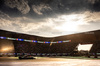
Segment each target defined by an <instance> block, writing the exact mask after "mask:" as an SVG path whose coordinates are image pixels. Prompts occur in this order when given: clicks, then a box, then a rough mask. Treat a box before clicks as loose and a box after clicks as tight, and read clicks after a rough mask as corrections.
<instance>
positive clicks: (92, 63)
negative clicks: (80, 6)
mask: <svg viewBox="0 0 100 66" xmlns="http://www.w3.org/2000/svg"><path fill="white" fill-rule="evenodd" d="M0 66H100V59H68V58H49V57H36V59H24V60H19V59H18V58H17V57H0Z"/></svg>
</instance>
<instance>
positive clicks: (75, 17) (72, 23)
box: [56, 14, 85, 31]
mask: <svg viewBox="0 0 100 66" xmlns="http://www.w3.org/2000/svg"><path fill="white" fill-rule="evenodd" d="M84 17H85V15H82V14H72V15H62V16H60V17H59V18H58V19H59V20H60V21H61V22H63V24H62V25H61V26H59V27H56V28H57V29H61V30H63V31H77V30H78V26H79V25H82V24H85V22H84Z"/></svg>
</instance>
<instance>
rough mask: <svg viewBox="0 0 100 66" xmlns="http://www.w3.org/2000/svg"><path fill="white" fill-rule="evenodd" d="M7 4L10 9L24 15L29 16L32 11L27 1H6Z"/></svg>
mask: <svg viewBox="0 0 100 66" xmlns="http://www.w3.org/2000/svg"><path fill="white" fill-rule="evenodd" d="M5 4H6V5H7V6H9V7H10V8H17V9H18V10H19V11H20V12H21V13H22V14H27V13H28V12H29V11H30V7H29V6H28V1H25V0H5Z"/></svg>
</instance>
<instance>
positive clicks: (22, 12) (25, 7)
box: [0, 0, 100, 18]
mask: <svg viewBox="0 0 100 66" xmlns="http://www.w3.org/2000/svg"><path fill="white" fill-rule="evenodd" d="M99 2H100V1H98V0H4V1H3V0H1V1H0V4H2V5H1V6H0V10H1V11H3V12H5V13H6V14H9V16H13V17H14V16H15V17H18V16H27V17H32V18H46V17H56V16H55V15H58V14H70V13H79V12H83V11H87V10H90V11H99V9H98V8H99V7H97V6H98V5H100V4H99Z"/></svg>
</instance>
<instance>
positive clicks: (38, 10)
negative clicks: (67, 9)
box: [32, 4, 51, 15]
mask: <svg viewBox="0 0 100 66" xmlns="http://www.w3.org/2000/svg"><path fill="white" fill-rule="evenodd" d="M32 8H33V11H34V12H35V13H37V14H39V15H42V14H43V13H42V11H43V10H45V9H46V10H51V8H50V7H49V6H48V5H45V4H40V5H37V6H36V5H33V6H32Z"/></svg>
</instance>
